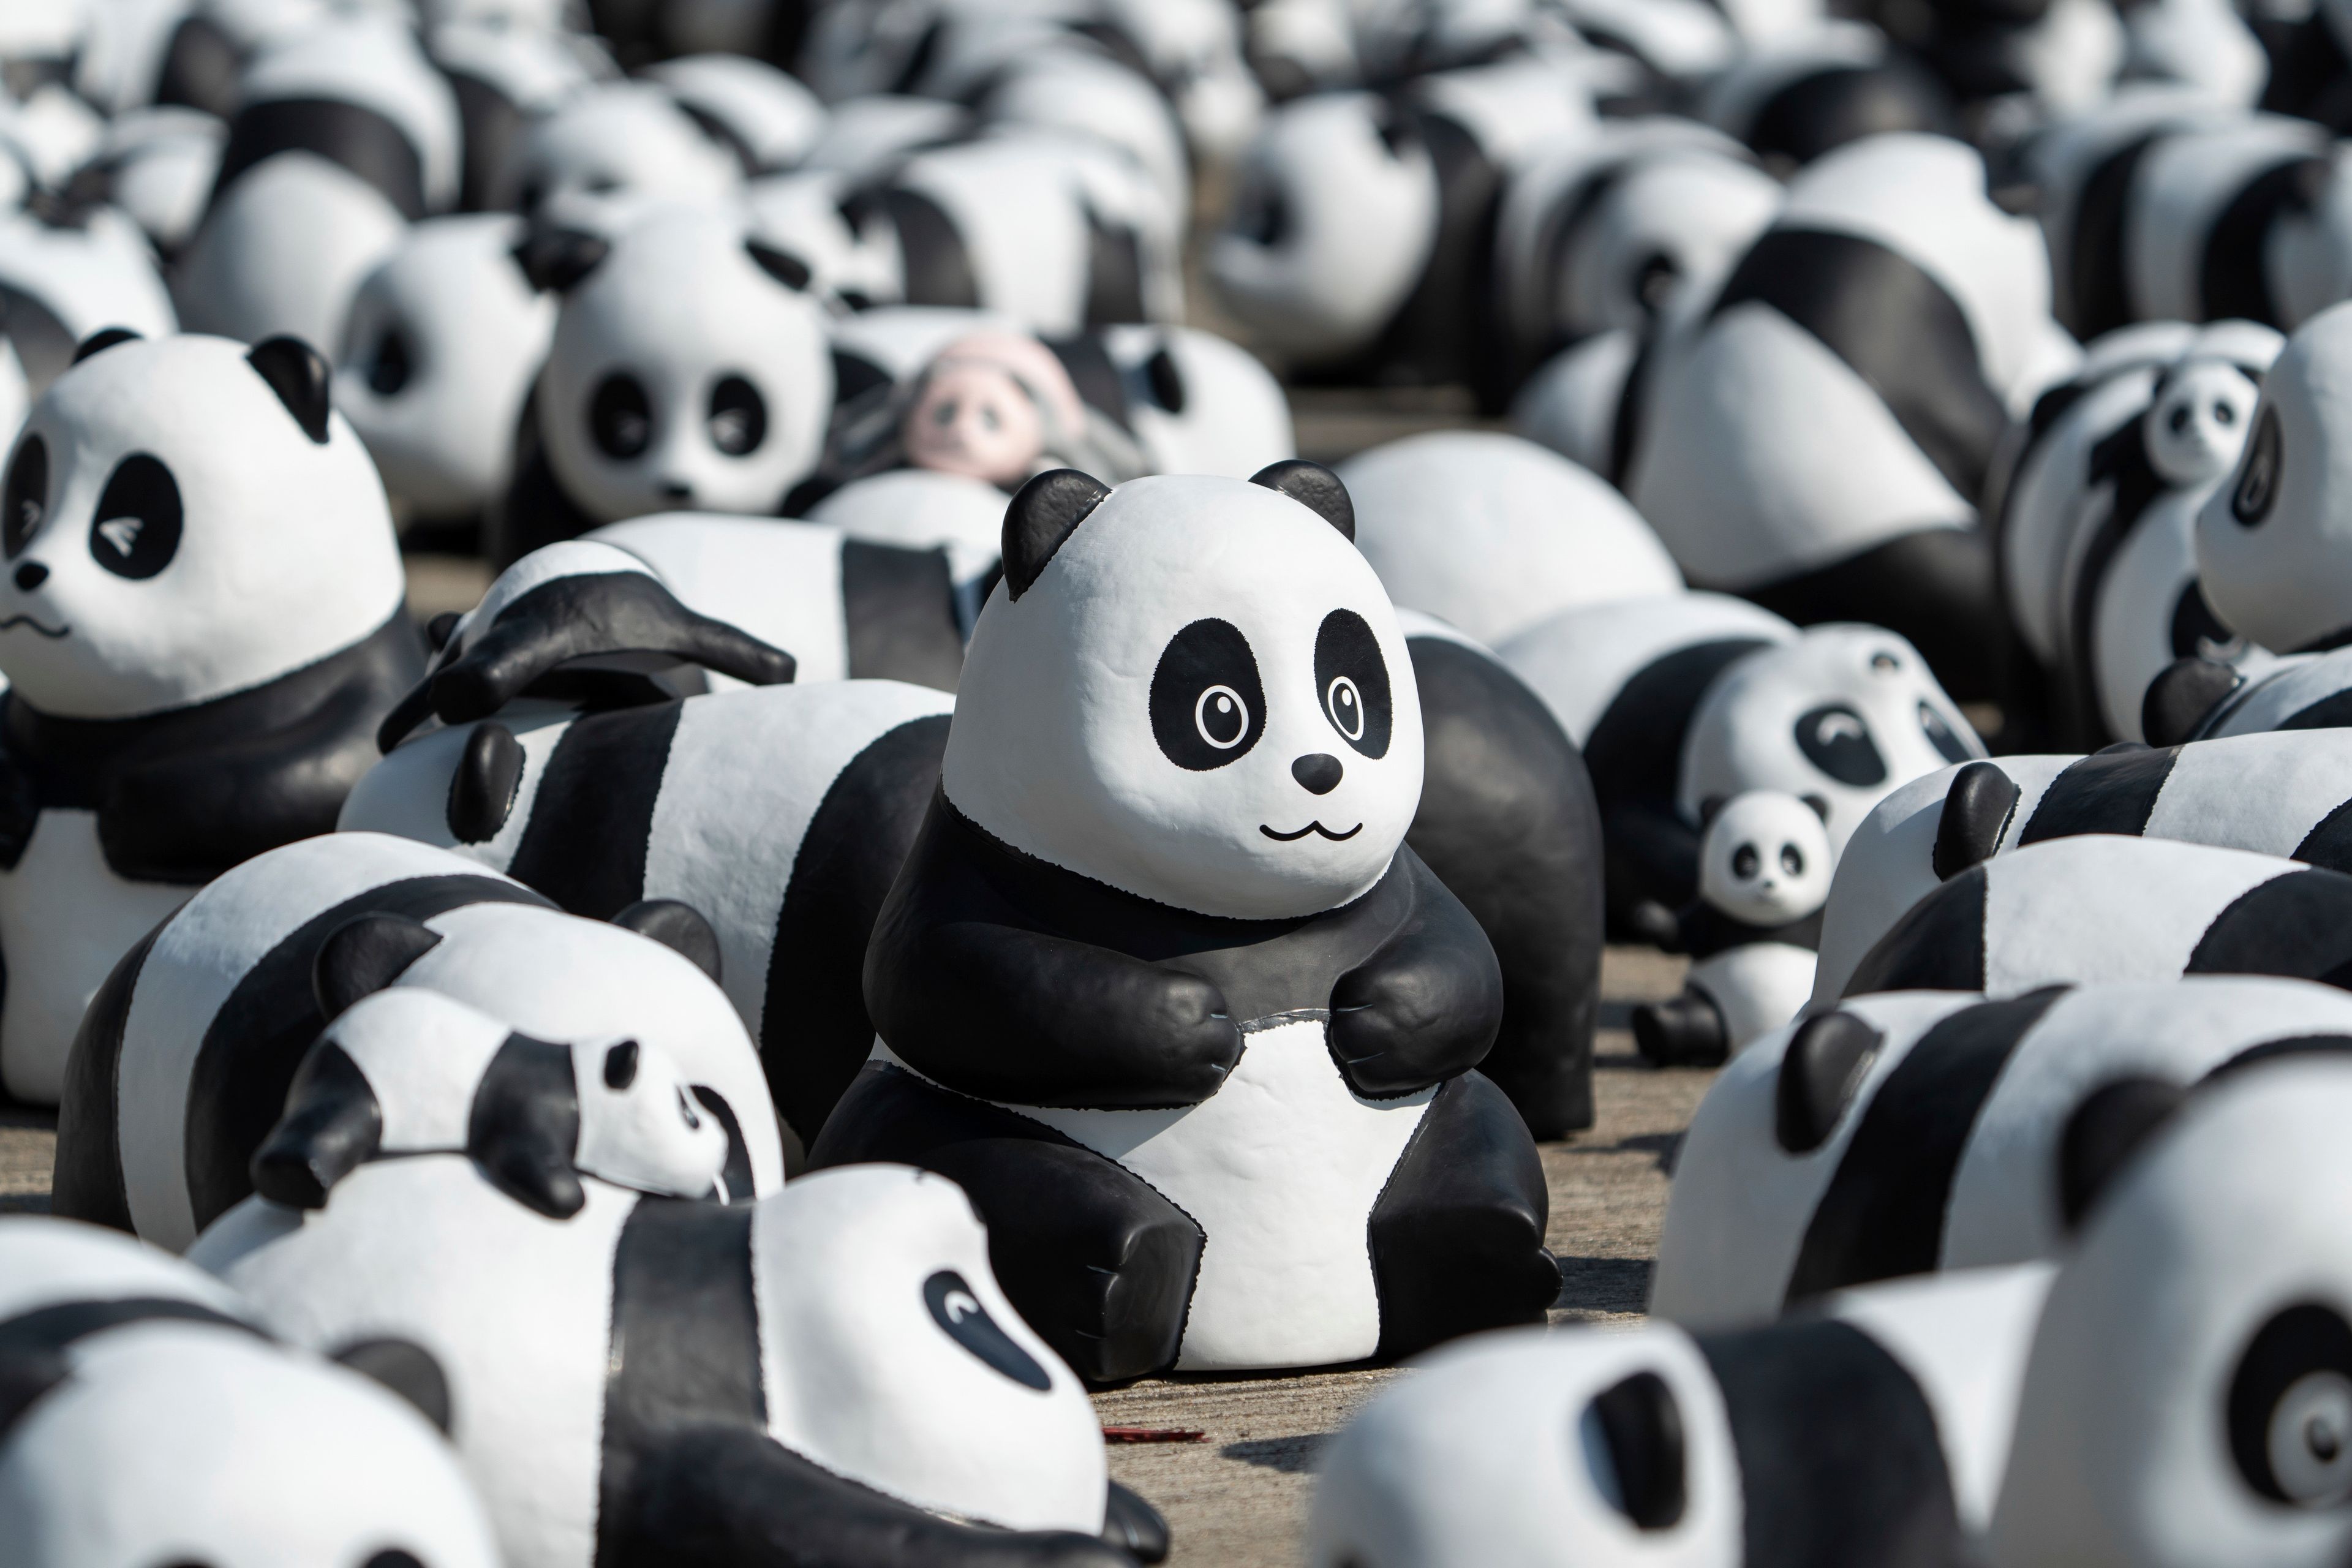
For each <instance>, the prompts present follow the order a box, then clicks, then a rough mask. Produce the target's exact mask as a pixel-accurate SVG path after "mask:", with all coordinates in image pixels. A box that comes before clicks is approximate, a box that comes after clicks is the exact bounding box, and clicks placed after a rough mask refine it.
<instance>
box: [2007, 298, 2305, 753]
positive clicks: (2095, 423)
mask: <svg viewBox="0 0 2352 1568" xmlns="http://www.w3.org/2000/svg"><path fill="white" fill-rule="evenodd" d="M2283 341H2284V340H2282V339H2281V338H2280V337H2279V336H2278V335H2277V334H2276V333H2275V332H2273V331H2270V330H2269V329H2268V328H2266V327H2261V326H2257V325H2255V324H2254V323H2252V322H2248V321H2224V322H2221V323H2218V324H2216V325H2214V326H2211V327H2208V328H2205V329H2203V330H2202V331H2199V330H2196V329H2192V328H2189V327H2187V326H2183V325H2180V324H2178V323H2172V322H2162V323H2151V324H2149V325H2147V326H2143V327H2138V328H2130V329H2126V330H2124V331H2119V332H2117V333H2115V334H2112V335H2111V336H2110V337H2107V338H2103V339H2101V340H2099V342H2095V343H2094V344H2092V345H2091V348H2090V350H2089V352H2088V353H2087V355H2086V357H2085V361H2084V367H2083V370H2082V371H2081V373H2079V374H2077V375H2076V376H2075V377H2074V379H2072V380H2070V381H2069V382H2067V383H2065V384H2063V385H2062V386H2060V387H2056V388H2053V389H2052V390H2051V391H2050V392H2048V393H2045V394H2044V395H2042V399H2041V400H2040V401H2039V402H2037V404H2036V405H2035V411H2034V414H2033V416H2032V417H2031V418H2029V419H2027V420H2025V421H2023V422H2021V424H2020V426H2018V427H2017V428H2016V429H2014V430H2012V432H2011V437H2010V439H2009V441H2008V442H2006V443H2005V447H2004V452H2003V458H2004V459H2005V461H2003V462H2001V463H2000V464H1997V465H1996V468H1997V471H1996V474H1995V478H1994V480H1993V485H1994V489H1995V490H1996V492H1997V493H1998V494H1999V497H2000V499H1999V500H1998V501H1997V502H1996V503H1995V505H1994V507H1993V509H1992V515H1993V521H1992V524H1991V527H1992V534H1993V541H1994V551H1995V553H1996V555H1997V556H1998V558H1999V562H1998V563H1999V566H2000V574H2001V575H2000V588H2001V598H2002V601H2003V603H2004V604H2006V605H2007V606H2008V610H2009V620H2010V623H2011V626H2013V627H2014V629H2015V630H2016V633H2017V635H2018V637H2019V638H2020V640H2021V641H2022V642H2023V643H2024V645H2025V647H2026V649H2027V651H2028V652H2029V653H2030V654H2031V656H2032V658H2033V660H2034V662H2035V663H2036V664H2037V665H2038V666H2039V667H2040V675H2041V681H2042V688H2043V689H2044V691H2046V693H2047V704H2046V705H2047V709H2048V713H2047V719H2046V729H2047V731H2048V743H2049V744H2050V745H2051V746H2052V747H2053V749H2056V748H2063V747H2073V748H2076V749H2080V750H2084V751H2091V750H2096V749H2097V748H2098V747H2100V746H2102V745H2105V744H2107V743H2108V742H2113V741H2117V740H2124V741H2138V740H2142V739H2144V738H2145V736H2144V734H2143V731H2142V729H2141V723H2140V720H2141V710H2142V707H2143V706H2144V703H2145V699H2146V696H2147V689H2148V686H2149V683H2150V682H2151V681H2153V680H2154V679H2156V677H2157V676H2158V675H2159V674H2161V673H2162V672H2163V671H2164V669H2165V668H2166V667H2167V666H2168V665H2169V664H2170V663H2171V662H2172V661H2173V660H2174V659H2176V658H2189V657H2196V658H2208V659H2211V660H2214V661H2216V662H2220V663H2225V664H2242V663H2245V662H2247V661H2248V660H2249V659H2250V658H2251V659H2255V660H2259V658H2260V657H2261V656H2260V654H2259V653H2258V651H2257V650H2254V649H2253V648H2252V647H2250V645H2248V644H2247V643H2246V642H2245V641H2244V639H2242V638H2240V637H2234V636H2232V635H2231V633H2230V632H2229V631H2228V630H2227V629H2226V628H2225V627H2223V626H2222V625H2221V622H2220V621H2219V620H2218V619H2217V618H2216V617H2215V616H2214V614H2213V611H2212V608H2211V606H2210V605H2208V604H2207V602H2206V599H2205V595H2204V594H2203V592H2202V591H2201V590H2200V587H2199V585H2198V582H2197V563H2196V542H2195V526H2196V519H2197V514H2198V512H2199V510H2200V509H2201V508H2202V506H2203V505H2204V503H2205V501H2206V500H2207V499H2208V498H2209V497H2210V495H2211V494H2212V492H2213V491H2214V489H2216V488H2218V487H2219V486H2220V485H2221V482H2222V480H2223V479H2225V478H2226V477H2227V476H2228V474H2229V472H2230V470H2231V468H2234V467H2235V466H2236V463H2237V458H2238V454H2239V452H2240V450H2241V449H2242V447H2243V446H2244V445H2245V440H2246V436H2247V433H2248V432H2249V431H2250V430H2251V429H2252V426H2253V417H2252V416H2253V410H2254V405H2255V402H2256V400H2257V398H2258V397H2259V395H2260V392H2261V385H2262V378H2263V374H2264V373H2265V372H2266V371H2267V370H2268V369H2269V367H2270V364H2271V362H2272V361H2273V360H2274V359H2276V358H2277V356H2278V352H2279V349H2280V347H2281V345H2282V343H2283ZM2011 690H2012V693H2013V694H2016V695H2018V696H2020V697H2021V698H2024V699H2028V700H2030V697H2031V694H2030V693H2024V692H2023V691H2022V683H2021V682H2020V683H2015V684H2013V685H2012V688H2011Z"/></svg>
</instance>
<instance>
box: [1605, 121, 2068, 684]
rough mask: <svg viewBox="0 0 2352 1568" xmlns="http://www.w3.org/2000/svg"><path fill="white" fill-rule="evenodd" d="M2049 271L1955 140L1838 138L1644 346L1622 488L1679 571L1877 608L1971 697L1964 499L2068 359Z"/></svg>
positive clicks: (1971, 527)
mask: <svg viewBox="0 0 2352 1568" xmlns="http://www.w3.org/2000/svg"><path fill="white" fill-rule="evenodd" d="M2049 288H2050V283H2049V260H2048V257H2047V255H2046V253H2045V251H2044V248H2043V246H2042V237H2041V235H2040V233H2039V232H2038V231H2037V230H2036V229H2035V228H2034V227H2033V226H2032V223H2031V222H2030V221H2028V220H2026V219H2023V218H2015V217H2011V216H2009V215H2007V214H2006V213H2003V212H2002V211H2000V209H1999V208H1997V207H1995V206H1994V205H1992V202H1991V199H1990V196H1988V195H1986V192H1985V173H1984V163H1983V160H1982V159H1981V158H1979V156H1978V154H1977V153H1976V152H1975V150H1974V149H1972V148H1970V147H1969V146H1967V145H1965V144H1964V143H1961V142H1952V141H1948V140H1947V139H1944V138H1941V137H1935V136H1921V135H1914V134H1904V135H1887V136H1874V137H1870V138H1867V139H1865V140H1864V141H1862V142H1854V143H1852V144H1850V145H1848V146H1845V147H1842V148H1840V149H1839V150H1838V151H1836V152H1834V153H1830V154H1829V155H1828V156H1826V157H1824V158H1822V159H1821V160H1820V161H1818V162H1817V163H1813V164H1811V166H1810V167H1808V168H1807V169H1806V170H1805V171H1804V172H1803V173H1802V174H1800V175H1799V176H1798V177H1797V179H1796V180H1795V182H1794V183H1793V184H1790V187H1789V194H1788V199H1787V202H1786V204H1785V205H1783V207H1782V208H1781V210H1780V216H1779V217H1778V218H1777V219H1775V220H1774V222H1773V225H1772V226H1771V227H1770V228H1769V229H1768V230H1767V231H1766V232H1765V233H1764V235H1763V236H1762V237H1760V238H1759V239H1758V240H1757V242H1756V243H1755V245H1754V246H1752V247H1749V249H1748V253H1747V255H1746V256H1745V257H1744V258H1742V259H1741V260H1740V262H1739V264H1738V267H1737V268H1734V269H1733V271H1732V273H1731V276H1730V277H1729V278H1728V279H1726V280H1725V282H1724V284H1723V287H1722V288H1721V289H1719V290H1717V292H1716V294H1715V296H1714V298H1713V300H1712V302H1711V303H1710V304H1709V305H1708V306H1707V308H1706V311H1705V313H1704V315H1703V316H1695V317H1694V318H1693V319H1692V320H1691V321H1689V322H1687V323H1686V324H1685V327H1684V328H1683V330H1682V331H1679V332H1677V333H1676V334H1675V341H1674V342H1670V343H1668V344H1666V345H1664V347H1662V348H1661V349H1660V350H1659V351H1657V352H1658V353H1659V354H1660V356H1661V357H1660V359H1659V361H1658V363H1657V366H1656V369H1655V371H1654V375H1655V377H1656V380H1655V387H1654V392H1653V393H1652V395H1651V398H1650V401H1649V402H1648V403H1647V405H1646V408H1647V412H1646V415H1645V416H1644V426H1645V429H1646V430H1647V432H1648V433H1649V438H1647V439H1645V440H1643V443H1642V446H1641V448H1640V450H1639V451H1638V452H1637V453H1636V454H1635V456H1634V457H1633V460H1632V462H1631V465H1630V466H1629V468H1628V469H1627V476H1628V477H1627V481H1626V483H1627V493H1628V494H1629V495H1631V496H1632V497H1633V504H1634V505H1635V506H1636V507H1638V508H1640V509H1641V512H1642V515H1643V517H1644V518H1647V519H1648V520H1649V521H1650V523H1651V525H1652V526H1653V527H1654V528H1655V529H1656V530H1657V531H1658V534H1659V537H1660V538H1662V539H1664V541H1665V543H1666V547H1667V548H1668V549H1669V550H1671V551H1673V552H1674V553H1675V560H1677V561H1678V562H1680V563H1682V567H1683V570H1684V572H1685V574H1687V575H1688V576H1689V577H1690V579H1691V581H1692V582H1693V584H1695V585H1696V586H1700V587H1707V588H1717V589H1722V590H1725V591H1727V592H1733V593H1738V594H1743V595H1747V596H1748V597H1749V598H1752V599H1754V600H1756V601H1757V602H1758V603H1759V604H1761V605H1765V606H1767V607H1768V608H1770V609H1773V610H1775V611H1778V612H1780V614H1783V615H1785V616H1789V618H1790V619H1791V620H1794V621H1796V622H1798V623H1800V624H1812V623H1816V622H1822V621H1838V620H1869V621H1874V622H1877V623H1880V624H1883V625H1885V626H1888V627H1889V628H1891V629H1892V630H1894V631H1895V632H1896V633H1898V634H1900V635H1902V636H1903V637H1906V638H1908V639H1909V640H1910V642H1911V643H1912V645H1913V646H1915V647H1917V648H1918V650H1919V652H1920V653H1921V654H1922V655H1924V656H1925V657H1926V658H1927V663H1928V665H1929V667H1930V668H1933V669H1934V670H1935V671H1936V673H1937V678H1938V679H1940V680H1941V681H1942V683H1943V685H1944V686H1945V687H1946V688H1947V689H1949V690H1951V691H1952V692H1953V693H1954V694H1955V695H1957V696H1958V697H1960V698H1962V699H1964V700H1969V699H1975V698H1979V697H1990V696H1992V695H1994V694H1995V685H1994V677H1995V673H1996V670H1995V665H1994V660H1993V658H1992V652H1993V647H1994V644H1993V642H1992V641H1991V640H1990V638H1989V637H1988V634H1987V628H1989V627H1990V626H1995V625H1997V624H1998V618H1997V617H1998V607H1997V605H1996V604H1995V601H1994V596H1993V573H1992V563H1991V559H1990V552H1989V551H1988V550H1987V548H1986V541H1985V538H1984V536H1983V535H1982V534H1981V533H1980V532H1979V531H1978V528H1977V504H1978V498H1979V495H1980V494H1981V493H1982V490H1983V488H1984V479H1985V475H1986V471H1987V468H1988V467H1989V465H1990V462H1991V459H1992V456H1993V452H1994V448H1995V447H1996V445H1997V444H1998V442H1999V441H2000V437H2001V434H2002V432H2003V431H2004V430H2005V429H2006V428H2007V426H2008V424H2009V421H2010V418H2011V415H2012V413H2014V412H2021V411H2022V409H2023V408H2024V407H2025V405H2027V404H2029V403H2030V402H2031V401H2032V397H2033V396H2034V395H2035V394H2036V393H2037V392H2039V391H2040V390H2041V388H2042V386H2043V385H2045V384H2048V383H2049V382H2050V381H2052V380H2053V379H2054V378H2055V377H2057V376H2060V375H2063V374H2065V373H2066V372H2067V371H2068V370H2070V369H2071V368H2072V366H2073V363H2074V357H2075V354H2076V353H2077V351H2076V349H2075V348H2074V342H2073V340H2072V339H2070V338H2069V337H2068V336H2067V335H2066V333H2065V331H2063V329H2062V328H2060V327H2059V325H2058V324H2057V322H2056V321H2053V320H2052V319H2051V317H2050V295H2049ZM1882 389H1885V390H1882ZM1695 452H1698V453H1704V454H1706V456H1705V458H1704V460H1694V458H1693V456H1692V455H1693V453H1695Z"/></svg>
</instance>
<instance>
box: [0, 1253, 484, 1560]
mask: <svg viewBox="0 0 2352 1568" xmlns="http://www.w3.org/2000/svg"><path fill="white" fill-rule="evenodd" d="M343 1359H345V1360H346V1361H347V1362H348V1363H350V1364H351V1365H352V1366H354V1367H357V1368H359V1369H361V1371H359V1372H353V1371H347V1370H345V1369H344V1368H343V1367H340V1366H335V1365H332V1364H330V1363H327V1362H325V1361H322V1360H320V1359H319V1358H317V1357H314V1356H311V1355H309V1354H307V1353H304V1352H299V1351H296V1350H292V1349H289V1347H287V1346H285V1345H282V1344H280V1343H278V1342H277V1341H275V1340H273V1339H272V1338H271V1337H270V1336H269V1335H268V1334H267V1333H265V1332H263V1331H262V1330H261V1329H260V1328H259V1326H258V1323H257V1314H256V1313H255V1311H254V1310H253V1308H252V1307H251V1306H249V1305H248V1304H247V1303H246V1302H245V1301H243V1300H239V1299H238V1298H237V1296H236V1294H235V1293H234V1292H233V1291H231V1290H229V1289H227V1288H226V1287H225V1286H223V1285H222V1284H221V1283H220V1282H219V1281H218V1280H216V1279H213V1278H212V1277H211V1276H209V1275H207V1274H205V1273H204V1272H203V1271H202V1270H200V1269H196V1268H190V1267H189V1266H188V1265H186V1264H184V1263H182V1262H180V1261H178V1260H177V1259H175V1258H167V1257H165V1256H164V1255H163V1254H162V1253H160V1252H157V1251H156V1250H155V1249H154V1248H152V1247H143V1246H142V1245H140V1244H139V1243H138V1242H135V1241H132V1240H131V1239H130V1238H129V1237H121V1236H116V1235H114V1234H113V1233H111V1232H110V1231H104V1230H100V1229H97V1228H96V1227H94V1226H83V1225H73V1224H70V1223H68V1222H67V1221H64V1220H55V1219H47V1218H43V1217H38V1216H35V1215H10V1216H8V1217H7V1218H5V1219H0V1376H5V1379H6V1384H7V1387H8V1390H9V1397H8V1400H7V1405H6V1413H5V1415H0V1536H5V1539H6V1541H7V1542H8V1561H9V1563H10V1564H11V1565H12V1568H125V1565H136V1568H144V1565H145V1564H149V1563H223V1564H227V1563H234V1564H237V1565H238V1568H297V1565H298V1564H302V1563H335V1564H339V1565H343V1564H348V1565H349V1568H412V1565H413V1564H417V1563H425V1564H430V1565H431V1568H498V1564H499V1561H500V1558H499V1548H498V1542H497V1538H496V1537H495V1536H494V1535H493V1534H492V1532H491V1527H490V1521H489V1520H488V1518H487V1517H486V1516H485V1514H484V1512H483V1509H482V1504H481V1502H480V1500H478V1498H477V1497H476V1496H475V1495H474V1490H473V1488H472V1487H471V1486H470V1485H469V1484H468V1483H467V1479H466V1475H465V1472H464V1470H463V1469H462V1468H460V1467H459V1465H458V1462H457V1457H456V1456H455V1455H453V1454H452V1453H451V1452H450V1450H449V1448H448V1447H447V1445H446V1444H445V1443H444V1442H443V1441H442V1440H441V1436H440V1434H439V1433H437V1432H436V1431H435V1430H434V1429H433V1425H432V1423H431V1422H430V1421H428V1420H427V1419H426V1415H425V1414H423V1413H420V1411H419V1409H418V1408H417V1407H416V1406H415V1405H412V1404H410V1403H407V1402H405V1401H404V1399H403V1398H401V1397H400V1396H398V1395H396V1394H394V1393H393V1392H391V1391H390V1390H388V1389H387V1388H386V1387H384V1386H383V1384H380V1383H378V1382H376V1381H372V1378H373V1376H374V1375H376V1374H379V1373H380V1374H382V1375H383V1381H384V1382H386V1383H391V1384H394V1385H395V1386H398V1387H400V1388H401V1390H402V1392H403V1393H404V1394H412V1395H414V1396H415V1397H417V1399H418V1401H419V1403H421V1404H426V1405H430V1404H431V1403H433V1401H432V1399H431V1394H433V1393H434V1392H435V1391H436V1389H437V1388H439V1387H440V1369H439V1367H438V1365H437V1364H436V1363H435V1362H434V1361H433V1360H432V1359H431V1358H430V1357H429V1356H428V1355H426V1354H425V1352H424V1351H422V1350H421V1349H420V1348H419V1347H418V1346H416V1345H414V1344H411V1343H407V1342H403V1341H399V1340H395V1339H390V1338H386V1337H384V1336H383V1335H382V1334H380V1333H379V1334H374V1335H371V1336H369V1337H368V1338H367V1340H366V1341H365V1342H359V1343H354V1344H353V1345H352V1346H351V1347H350V1349H349V1351H348V1352H347V1353H346V1355H345V1357H344V1358H343ZM362 1372H364V1373H369V1374H370V1375H368V1376H362V1374H361V1373H362ZM447 1413H448V1410H447V1403H446V1396H445V1397H444V1398H443V1399H442V1400H441V1401H440V1408H439V1410H438V1411H437V1412H435V1414H436V1415H441V1416H445V1417H446V1415H447Z"/></svg>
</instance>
